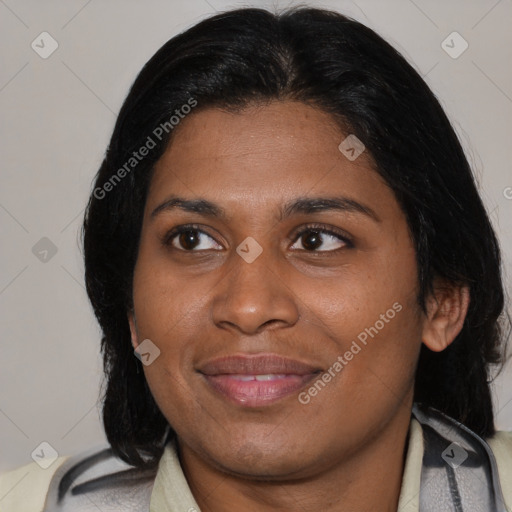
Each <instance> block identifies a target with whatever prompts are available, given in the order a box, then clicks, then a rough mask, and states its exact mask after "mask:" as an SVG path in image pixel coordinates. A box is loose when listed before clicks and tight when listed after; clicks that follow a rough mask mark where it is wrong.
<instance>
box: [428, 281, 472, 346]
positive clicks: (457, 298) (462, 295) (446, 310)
mask: <svg viewBox="0 0 512 512" xmlns="http://www.w3.org/2000/svg"><path fill="white" fill-rule="evenodd" d="M470 300H471V298H470V293H469V287H468V286H459V285H455V284H451V283H446V282H444V281H441V280H439V279H436V280H435V281H434V292H433V294H431V295H430V296H429V297H428V299H427V303H426V307H427V318H426V319H425V322H424V324H423V331H422V341H423V343H424V344H425V345H426V346H427V347H428V348H429V349H430V350H432V351H434V352H441V351H442V350H444V349H445V348H446V347H448V346H449V345H450V344H451V343H452V342H453V340H454V339H455V338H456V337H457V335H458V334H459V333H460V331H461V330H462V326H463V325H464V320H465V319H466V314H467V312H468V307H469V302H470Z"/></svg>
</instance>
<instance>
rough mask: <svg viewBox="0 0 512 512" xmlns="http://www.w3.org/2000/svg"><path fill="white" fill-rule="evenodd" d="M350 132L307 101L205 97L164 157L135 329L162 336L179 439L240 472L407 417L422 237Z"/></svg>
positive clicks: (154, 192) (303, 462)
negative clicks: (414, 233)
mask: <svg viewBox="0 0 512 512" xmlns="http://www.w3.org/2000/svg"><path fill="white" fill-rule="evenodd" d="M348 135H349V134H348V133H343V132H342V131H341V129H340V128H339V127H338V126H337V125H336V124H335V123H334V122H333V120H332V118H331V117H330V116H329V115H328V114H326V113H324V112H322V111H319V110H317V109H314V108H313V107H311V106H307V105H304V104H302V103H295V102H274V103H270V104H268V105H265V106H251V107H249V108H247V109H245V110H244V111H242V112H240V113H228V112H224V111H221V110H218V109H209V110H203V111H200V112H197V113H193V114H191V115H189V116H188V117H187V118H186V119H184V120H183V121H182V122H181V124H180V125H179V128H177V129H176V132H175V134H174V138H173V140H172V144H170V146H169V147H168V148H167V150H166V152H165V154H164V155H163V156H162V158H161V159H160V160H159V162H158V163H157V165H156V168H155V173H154V177H153V179H152V182H151V186H150V190H149V192H148V197H147V201H146V206H145V213H144V221H143V226H142V232H141V241H140V247H139V254H138V259H137V263H136V268H135V273H134V286H133V300H134V313H135V314H134V315H132V314H130V315H129V319H130V327H131V330H132V342H133V344H134V346H137V345H138V344H139V343H141V342H142V341H143V340H146V339H149V340H151V343H152V344H154V345H156V347H158V349H159V350H160V355H159V356H158V357H157V358H156V359H154V361H153V362H151V364H148V365H147V366H144V372H145V375H146V378H147V381H148V384H149V386H150V389H151V391H152V393H153V395H154V397H155V400H156V402H157V404H158V406H159V408H160V409H161V411H162V413H163V414H164V415H165V417H166V418H167V420H168V421H169V423H170V425H171V426H172V428H173V429H174V430H175V432H176V433H177V436H178V439H179V442H180V446H183V447H186V449H188V450H190V451H192V452H194V453H195V454H196V455H197V456H198V457H200V458H201V459H202V460H203V461H205V462H206V463H207V464H210V465H212V466H215V467H217V468H219V469H222V470H224V471H227V472H229V473H232V474H236V475H244V476H248V477H251V478H276V479H279V478H285V477H289V476H290V475H294V476H296V477H299V476H306V475H311V474H313V473H315V472H319V471H322V470H324V469H326V468H327V467H329V466H332V465H334V464H336V462H337V461H340V460H343V459H344V458H347V457H349V456H350V455H351V454H354V453H356V452H357V450H359V449H361V448H362V447H363V446H365V445H367V444H368V443H369V442H370V440H372V439H375V437H376V436H378V435H380V433H382V432H384V431H385V430H386V428H388V427H389V426H390V425H393V422H396V421H397V418H402V419H403V418H405V417H406V418H407V419H406V421H407V423H408V421H409V414H410V404H411V403H412V390H413V381H414V371H415V365H416V362H417V358H418V354H419V349H420V344H421V340H422V330H423V328H424V318H423V316H422V314H421V313H420V310H419V307H418V305H417V301H416V297H417V293H418V286H417V268H416V260H415V252H414V247H413V243H412V241H411V238H410V235H409V232H408V226H407V222H406V219H405V217H404V214H403V212H402V211H401V209H400V207H399V205H398V203H397V201H396V199H395V197H394V195H393V192H392V190H391V189H390V188H389V187H388V186H387V185H386V184H385V182H384V181H383V180H382V179H381V178H380V176H379V175H378V174H377V172H375V170H374V169H373V164H372V161H371V158H370V156H369V155H368V154H367V152H363V153H362V154H361V155H360V156H359V157H357V158H356V159H354V156H355V152H352V151H350V145H348V146H347V147H346V148H345V150H344V152H342V151H341V150H340V149H339V148H338V146H339V145H340V143H341V142H342V141H343V140H344V139H345V138H346V137H347V136H348ZM347 149H348V151H347ZM349 157H350V158H349ZM146 343H147V342H146ZM151 346H152V345H151Z"/></svg>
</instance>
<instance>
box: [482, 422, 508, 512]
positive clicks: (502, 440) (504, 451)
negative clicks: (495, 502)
mask: <svg viewBox="0 0 512 512" xmlns="http://www.w3.org/2000/svg"><path fill="white" fill-rule="evenodd" d="M486 441H487V444H488V445H489V446H490V448H491V450H492V452H493V454H494V458H495V459H496V465H497V466H498V474H499V476H500V483H501V490H502V491H503V497H504V498H505V502H506V504H507V506H508V507H509V508H512V432H507V431H504V430H500V431H498V432H496V434H494V436H492V437H489V438H487V439H486Z"/></svg>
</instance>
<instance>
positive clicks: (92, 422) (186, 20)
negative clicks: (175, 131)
mask: <svg viewBox="0 0 512 512" xmlns="http://www.w3.org/2000/svg"><path fill="white" fill-rule="evenodd" d="M292 4H294V3H293V2H292V3H290V2H287V3H285V2H265V1H260V2H252V3H242V2H225V1H223V0H187V1H186V2H178V1H177V0H174V1H169V0H168V1H163V0H152V1H147V2H141V1H139V2H136V1H134V0H132V1H127V0H123V1H121V0H110V1H108V2H107V1H101V0H89V1H87V0H85V1H84V0H82V1H44V2H41V1H36V0H32V1H24V0H0V34H1V36H0V37H1V39H2V44H1V47H0V52H1V54H2V66H1V68H0V109H1V122H2V132H1V133H2V136H1V138H0V144H1V149H2V160H1V168H2V172H1V188H0V222H1V226H2V251H1V261H0V308H1V325H2V340H1V352H0V353H1V372H0V433H1V434H0V454H1V455H0V471H1V470H3V469H7V468H11V467H15V466H18V465H21V464H25V463H27V462H30V461H31V458H30V454H31V453H32V451H33V450H34V449H35V448H36V447H37V446H38V445H39V444H40V443H41V442H42V441H47V442H49V443H50V444H51V445H52V446H53V447H54V448H55V449H56V450H57V452H58V453H59V455H65V454H72V453H76V452H77V451H80V450H83V449H86V448H89V447H91V446H95V445H97V444H98V443H101V442H102V441H104V439H105V438H104V434H103V430H102V427H101V423H100V419H99V408H98V405H97V400H98V392H99V384H100V381H101V376H102V372H101V364H100V359H99V339H100V331H99V328H98V326H97V324H96V321H95V319H94V316H93V314H92V310H91V308H90V306H89V303H88V301H87V297H86V293H85V290H84V284H83V277H82V276H83V265H82V261H81V253H80V249H79V244H78V230H79V227H80V223H81V219H82V214H83V209H84V206H85V204H86V200H87V197H88V194H89V193H90V191H91V186H92V179H93V176H94V174H95V173H96V170H97V168H98V166H99V164H100V162H101V160H102V155H103V152H104V151H105V148H106V145H107V143H108V140H109V136H110V134H111V130H112V128H113V124H114V121H115V117H116V113H117V112H118V110H119V108H120V106H121V103H122V101H123V99H124V97H125V95H126V93H127V91H128V88H129V86H130V85H131V83H132V81H133V80H134V78H135V76H136V74H137V72H138V71H139V70H140V68H141V67H142V65H143V64H144V63H145V62H146V60H147V59H148V58H149V57H150V56H151V55H152V54H153V53H154V52H155V51H156V50H157V49H158V48H159V47H160V46H161V45H162V44H163V43H164V42H165V41H167V40H168V39H169V38H170V37H171V36H173V35H175V34H177V33H178V32H180V31H182V30H184V29H186V28H188V27H190V26H191V25H193V24H195V23H196V22H198V21H199V20H201V19H203V18H204V17H206V16H208V15H210V14H212V13H214V12H215V11H219V10H224V9H227V8H230V7H234V6H245V5H253V6H263V7H270V8H272V9H273V8H276V7H278V8H282V7H286V6H289V5H292ZM308 4H309V5H314V6H321V7H328V8H333V9H335V10H338V11H340V12H342V13H344V14H348V15H349V16H352V17H354V18H356V19H358V20H360V21H362V22H363V23H365V24H367V25H368V26H370V27H371V28H373V29H375V30H377V31H378V32H379V33H380V34H381V35H382V36H384V37H385V38H386V39H387V40H388V41H390V42H391V43H392V44H393V45H394V46H396V47H397V48H398V49H399V50H400V51H401V52H402V53H404V55H405V56H406V57H407V58H408V59H409V61H410V62H412V63H413V64H414V66H415V67H416V68H417V69H418V70H419V71H420V73H421V74H422V75H423V76H424V77H425V79H426V81H427V83H428V84H429V85H430V86H431V87H432V89H433V90H434V92H435V93H436V94H437V95H438V97H440V99H441V102H442V104H443V106H444V108H445V109H446V110H447V112H448V114H449V116H450V118H451V119H452V121H453V123H454V125H455V127H456V130H457V132H458V133H459V135H460V137H461V139H462V141H463V144H464V147H465V149H466V152H467V155H468V157H469V159H470V161H471V163H472V165H473V167H474V169H475V172H476V174H477V177H478V180H479V184H480V189H481V193H482V195H483V198H484V200H485V202H486V204H487V207H488V209H489V211H490V212H491V218H492V221H493V223H494V225H495V227H496V230H497V232H498V235H499V237H500V240H501V242H502V246H503V251H504V267H505V272H506V282H507V288H508V289H510V284H511V275H510V274H511V272H510V268H511V266H510V263H511V257H512V188H510V187H512V173H511V169H510V162H511V161H512V158H511V157H512V149H511V147H512V144H511V141H512V73H511V69H512V66H511V63H512V59H511V53H512V35H511V34H512V32H511V31H510V26H511V22H512V1H511V0H501V1H496V0H489V1H487V0H479V1H463V0H458V1H451V2H446V1H440V0H439V1H426V0H415V1H412V0H393V1H378V0H357V1H354V2H350V1H344V0H332V1H327V2H322V3H320V2H316V1H312V2H308ZM43 31H46V32H48V33H49V34H51V36H52V37H53V38H54V39H55V40H56V41H57V42H58V45H59V46H58V49H57V50H56V51H55V52H54V53H53V54H52V55H51V56H49V57H48V58H46V59H43V58H41V57H40V56H39V55H38V54H37V53H36V52H35V51H34V50H33V49H32V47H31V43H32V41H34V40H35V41H36V43H37V42H38V41H39V44H40V45H41V43H40V38H39V37H38V36H39V35H40V34H41V33H42V32H43ZM453 31H457V32H458V33H459V34H460V35H461V36H462V37H463V38H464V39H465V40H466V41H467V43H468V44H469V47H468V48H467V50H466V51H465V52H464V53H462V54H461V55H460V56H459V57H458V58H452V57H451V56H450V55H448V54H447V53H446V52H445V50H444V49H443V47H442V42H443V41H444V40H445V39H446V38H447V36H448V35H449V34H451V33H452V32H453ZM457 37H458V36H456V38H455V39H453V38H452V39H453V43H452V39H450V38H449V39H448V40H447V43H445V44H449V45H450V46H453V47H454V48H453V49H452V50H451V51H452V52H453V51H457V50H460V49H461V48H462V47H461V41H460V40H459V39H457ZM45 41H46V42H45V44H44V47H45V51H46V50H48V48H49V47H50V46H49V40H48V39H46V40H45ZM43 237H47V238H48V239H49V240H50V241H51V244H49V242H48V241H47V240H45V241H43V242H39V241H40V239H41V238H43ZM38 242H39V245H37V246H36V250H34V252H36V254H34V252H33V247H34V246H35V245H36V244H37V243H38ZM52 244H53V245H54V246H55V248H56V249H57V252H56V254H54V255H52V252H51V245H52ZM49 247H50V250H49V252H48V253H47V254H45V253H44V252H41V251H43V250H44V249H45V248H46V249H49ZM38 250H39V253H38ZM41 259H43V261H41ZM44 260H46V261H44ZM511 384H512V366H511V365H510V364H509V365H508V369H507V371H506V372H505V373H504V374H502V376H500V377H499V379H498V380H497V382H496V385H495V389H496V393H495V398H496V404H497V411H498V412H497V423H498V427H499V428H501V429H508V430H510V429H512V385H511Z"/></svg>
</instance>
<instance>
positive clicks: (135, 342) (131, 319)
mask: <svg viewBox="0 0 512 512" xmlns="http://www.w3.org/2000/svg"><path fill="white" fill-rule="evenodd" d="M128 324H129V325H130V334H131V338H132V346H133V350H135V349H136V348H137V347H138V346H139V336H138V334H137V319H136V318H135V313H134V311H133V310H131V311H129V312H128Z"/></svg>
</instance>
